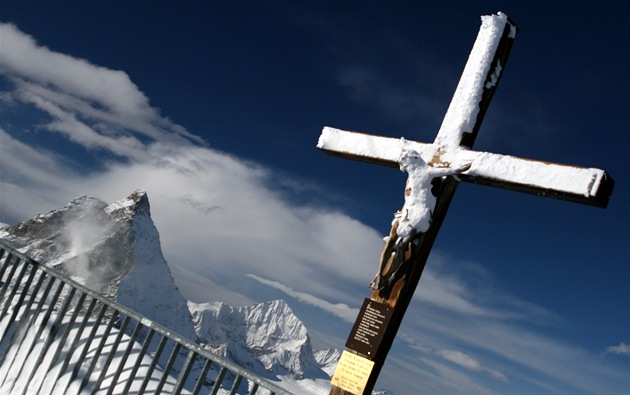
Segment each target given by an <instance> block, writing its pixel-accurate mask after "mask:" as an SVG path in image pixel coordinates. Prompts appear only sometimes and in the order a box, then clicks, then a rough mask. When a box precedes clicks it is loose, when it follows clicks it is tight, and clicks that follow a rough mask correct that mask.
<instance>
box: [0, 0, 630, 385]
mask: <svg viewBox="0 0 630 395" xmlns="http://www.w3.org/2000/svg"><path fill="white" fill-rule="evenodd" d="M129 3H130V2H122V1H120V2H117V1H115V2H93V3H89V4H88V3H84V2H72V3H70V4H66V5H63V6H59V5H56V4H51V3H50V2H45V3H43V4H42V3H40V2H37V3H36V2H29V1H20V2H14V3H9V2H6V1H5V2H2V3H1V4H0V18H2V19H1V20H2V22H9V23H13V24H14V25H15V26H16V27H17V28H18V29H19V30H20V31H22V32H23V33H25V34H28V35H30V36H32V37H33V38H34V39H35V40H36V41H37V43H38V44H40V45H42V46H46V47H48V48H49V49H50V50H52V51H54V52H59V53H63V54H67V55H70V56H72V57H75V58H80V59H85V60H87V61H88V62H90V63H91V64H93V65H96V66H101V67H105V68H107V69H112V70H120V71H122V72H124V73H126V74H127V75H128V77H129V78H130V80H131V82H132V83H133V84H135V86H136V87H137V89H139V90H140V91H141V92H143V93H144V95H146V97H147V98H148V100H149V102H150V106H151V107H153V108H158V109H159V110H160V114H161V116H162V117H164V118H168V119H170V120H171V121H172V122H173V123H175V124H177V125H181V126H183V127H184V128H186V130H187V131H189V132H190V133H192V134H194V135H197V136H201V137H202V138H203V139H204V140H205V141H206V142H207V146H208V147H210V148H212V149H216V150H219V151H222V152H225V153H228V154H229V155H232V156H234V157H235V158H238V159H239V160H250V161H253V162H254V163H257V164H259V165H262V166H263V167H264V168H265V169H267V170H268V171H269V172H270V173H271V174H274V175H277V176H274V177H267V178H266V182H268V183H269V187H270V189H271V190H272V191H273V193H274V194H278V195H279V196H281V197H282V199H284V200H285V201H286V202H288V204H289V205H290V206H292V207H295V208H301V207H303V206H305V205H306V206H308V207H311V206H316V207H318V208H319V209H320V210H325V209H330V210H339V211H341V212H343V213H345V214H347V215H348V216H349V217H351V218H353V219H356V220H357V221H360V222H361V223H363V224H365V225H367V226H369V227H371V228H374V229H375V230H376V231H377V232H378V233H381V234H383V235H384V234H386V233H387V232H388V228H389V224H390V221H391V214H392V213H393V212H394V211H396V210H397V209H399V208H400V206H401V205H402V200H403V199H402V192H403V186H404V180H405V176H404V174H403V173H401V172H398V171H396V170H395V169H389V168H379V167H377V166H373V165H367V164H364V163H353V162H350V161H344V160H341V159H337V158H331V157H327V156H326V155H324V154H323V153H322V152H319V151H318V150H317V149H316V148H315V144H316V142H317V138H318V136H319V133H320V131H321V128H322V127H323V126H326V125H327V126H333V127H338V128H342V129H349V130H357V131H363V132H366V133H373V134H382V135H388V136H392V137H401V136H404V137H405V138H407V139H414V140H419V141H425V142H431V141H433V139H434V137H435V134H436V132H437V130H438V128H439V125H440V123H441V120H442V116H443V115H444V113H445V111H446V108H447V106H448V103H449V100H450V98H451V96H452V93H453V91H454V89H455V86H456V84H457V81H458V78H459V75H460V73H461V71H462V69H463V67H464V64H465V62H466V59H467V56H468V53H469V51H470V48H471V47H472V43H473V42H474V39H475V37H476V34H477V31H478V29H479V24H480V23H479V16H480V15H482V14H488V13H494V12H497V11H503V12H505V13H507V14H508V15H509V16H510V17H511V18H512V19H513V20H514V21H515V22H516V23H517V24H518V26H519V27H520V33H519V36H518V37H517V40H516V43H515V46H514V49H513V51H512V55H511V57H510V60H509V63H508V64H507V67H506V71H505V73H504V74H503V78H502V80H501V84H500V86H499V89H498V91H497V93H496V95H495V97H494V100H493V103H492V104H491V106H490V109H489V111H488V113H487V115H486V119H485V121H484V124H483V126H482V128H481V131H480V133H479V136H478V138H477V142H476V145H475V149H476V150H481V151H490V152H497V153H503V154H510V155H515V156H520V157H525V158H532V159H538V160H547V161H552V162H559V163H565V164H572V165H581V166H585V167H597V168H602V169H605V170H607V171H608V172H609V174H611V175H612V177H613V178H614V179H615V180H616V182H617V185H616V187H615V191H614V193H613V197H612V199H611V202H610V206H609V208H607V209H597V208H593V207H585V206H580V205H576V204H571V203H566V202H561V201H554V200H550V199H543V198H537V197H534V196H529V195H521V194H519V193H515V192H509V191H500V190H496V189H492V188H488V187H482V186H476V185H462V186H460V188H459V190H458V192H457V195H456V196H455V198H454V201H453V203H452V205H451V209H450V210H449V214H448V215H447V219H446V222H445V224H444V226H443V228H442V231H441V233H440V236H439V237H438V240H437V242H436V245H435V250H436V251H438V252H439V253H440V254H442V256H445V257H447V258H450V259H452V260H453V261H463V262H473V263H475V265H479V266H480V267H482V268H483V270H484V271H485V272H487V273H490V274H491V277H492V279H493V280H492V288H490V290H489V291H488V292H489V295H490V296H488V297H489V298H491V295H492V292H495V291H496V294H497V295H504V296H505V294H506V293H507V294H509V295H511V297H513V298H515V299H518V300H521V301H526V302H527V303H530V304H531V305H533V306H537V307H539V308H542V309H546V310H548V311H551V312H553V313H554V314H556V315H557V318H558V317H559V322H558V323H555V324H553V325H551V326H544V325H542V324H540V323H526V324H523V325H525V326H527V327H529V326H532V327H533V328H534V329H532V331H534V332H535V333H540V334H544V335H545V336H550V337H556V338H559V339H563V341H565V340H566V341H567V342H568V343H570V344H572V345H573V344H574V345H576V347H579V348H580V350H588V352H590V353H593V355H600V356H601V355H602V354H603V355H606V358H609V359H614V361H613V362H614V363H615V364H624V365H623V366H625V367H627V366H628V363H629V362H628V360H629V359H630V358H628V356H627V355H626V356H619V355H617V354H613V353H611V352H608V353H606V352H605V351H604V350H606V348H607V347H610V346H617V345H619V344H629V343H630V304H629V303H630V265H629V263H630V243H629V240H630V209H629V208H628V202H629V201H630V187H629V186H628V173H629V170H628V165H627V158H628V152H629V149H630V130H629V126H628V125H630V114H629V113H630V112H629V111H628V108H630V107H629V105H630V100H629V99H628V97H629V96H628V89H629V88H630V76H629V73H628V70H630V54H629V53H628V51H627V47H628V43H630V33H629V31H628V29H627V21H628V18H630V8H629V7H630V6H628V5H627V4H625V3H624V2H621V1H618V2H599V3H593V2H590V3H575V4H571V5H570V6H568V5H566V4H556V3H550V2H531V1H527V2H525V1H523V2H520V1H519V2H509V3H507V2H497V1H490V2H484V3H483V4H482V5H479V4H475V3H474V2H461V4H458V3H455V2H423V1H421V2H396V3H394V4H391V2H277V1H260V2H253V1H252V2H244V1H237V2H214V1H213V2H204V3H202V2H161V1H154V2H131V3H132V4H129ZM548 3H550V4H548ZM2 40H3V37H0V54H1V53H2V51H3V50H6V49H4V48H6V47H4V45H5V44H3V41H2ZM40 66H41V67H42V68H43V69H45V68H46V67H47V65H43V64H42V65H40ZM53 66H54V65H51V67H53ZM7 70H8V69H7V66H6V65H4V66H0V72H2V73H3V75H5V77H6V76H8V75H11V73H12V71H10V70H9V71H7ZM1 82H2V90H3V91H7V92H9V91H11V90H12V89H13V87H12V86H13V85H12V84H13V83H12V82H11V81H10V80H9V79H7V78H3V79H2V81H1ZM6 103H7V102H5V103H4V105H3V106H2V107H0V108H1V110H0V111H1V112H0V118H1V119H0V127H2V128H3V129H4V130H5V131H6V132H7V133H8V134H9V135H11V136H13V138H15V139H17V140H19V141H22V142H25V143H27V144H29V145H31V146H34V147H43V148H47V149H50V150H52V151H56V152H58V153H60V154H61V155H62V156H63V157H65V158H66V160H70V161H71V162H70V167H72V168H74V169H75V170H76V169H78V173H79V174H82V175H85V174H91V173H94V174H99V173H100V172H102V171H103V170H104V169H107V168H108V166H109V164H111V163H112V161H113V162H121V161H122V162H125V161H129V160H130V159H129V158H126V157H125V156H124V155H122V154H121V153H120V152H116V151H111V150H108V149H104V148H102V147H101V148H95V149H94V148H92V149H86V148H85V147H84V146H81V145H80V144H77V143H73V142H69V141H68V137H67V136H66V135H63V134H59V133H47V132H44V130H43V129H45V128H43V129H42V128H41V127H38V125H40V126H41V123H42V122H45V121H46V119H49V117H50V115H49V114H45V113H42V112H39V111H37V110H34V109H33V107H32V106H28V105H24V106H22V105H20V106H18V105H8V104H6ZM91 103H92V105H93V106H94V107H95V108H98V107H99V106H102V104H99V102H98V100H95V99H93V100H92V102H91ZM0 105H2V103H0ZM96 129H98V127H96ZM25 131H26V132H25ZM128 132H129V131H125V130H119V131H117V133H120V134H126V133H128ZM130 133H131V132H130ZM138 138H139V139H141V140H142V139H143V138H144V139H146V137H138ZM6 157H7V156H5V158H6ZM0 160H2V161H4V160H5V159H3V158H0ZM3 167H5V168H8V167H6V164H3ZM5 173H6V174H10V172H9V171H6V170H5ZM138 187H142V185H138ZM23 188H24V190H28V188H27V186H23ZM72 192H74V190H73V191H72ZM129 192H131V191H129ZM33 193H35V192H33ZM39 193H42V194H44V192H42V190H40V192H39ZM68 193H70V192H68ZM83 193H88V194H92V193H96V192H93V191H90V190H86V191H78V190H77V194H79V195H80V194H83ZM101 193H103V192H101ZM157 193H159V191H151V190H149V196H150V198H151V197H152V196H153V195H155V194H157ZM6 196H8V195H6ZM120 197H123V196H119V198H120ZM41 199H42V200H44V201H46V198H44V197H42V198H41ZM48 201H49V202H50V204H51V206H50V207H46V205H45V204H42V205H41V207H37V208H38V209H40V210H43V211H46V210H49V209H52V208H54V207H56V206H54V205H53V204H57V203H58V204H63V203H64V202H65V201H59V202H56V201H54V199H52V198H50V199H48ZM6 202H9V199H7V200H6ZM33 210H35V208H33ZM154 210H155V209H154ZM24 212H28V210H25V209H23V208H21V209H20V210H17V209H16V208H15V207H13V206H10V204H8V203H5V206H3V207H2V212H0V221H4V222H15V221H17V220H20V219H23V218H20V217H19V215H20V214H19V213H24ZM38 212H40V211H34V212H33V213H32V215H35V214H36V213H38ZM161 232H162V229H161ZM163 237H166V236H163ZM379 248H380V247H379ZM349 253H352V252H349ZM447 258H445V259H447ZM447 260H448V259H447ZM169 262H170V263H173V262H171V261H170V260H169ZM340 264H341V263H340ZM366 265H367V264H366ZM447 266H448V265H447ZM475 267H477V266H475ZM287 270H290V269H287ZM373 270H375V267H374V269H372V268H371V267H369V268H368V269H366V271H367V272H369V273H372V272H373ZM460 274H461V278H459V280H461V281H462V282H463V283H466V284H470V283H475V282H476V281H477V280H478V279H477V278H476V277H475V274H474V273H473V274H471V273H468V272H466V271H465V270H464V271H462V272H461V273H460ZM477 275H479V273H477ZM367 277H369V276H367ZM484 278H485V277H484ZM275 280H277V281H280V282H282V280H281V279H279V278H277V279H275ZM484 284H488V283H484ZM286 285H289V286H291V284H286ZM294 286H295V289H296V290H299V287H298V286H297V284H294ZM422 287H423V281H421V283H420V288H422ZM494 287H496V289H495V288H494ZM474 289H476V290H478V291H479V289H478V288H474ZM366 291H367V289H366ZM359 292H362V291H359ZM318 296H319V297H321V298H323V299H328V300H332V299H334V298H332V296H331V297H330V298H326V296H325V295H321V294H320V295H318ZM366 296H367V292H365V293H364V294H361V293H359V294H358V295H357V299H356V300H353V301H352V303H350V302H349V301H347V300H344V301H343V302H344V303H348V304H350V305H351V307H357V306H358V305H360V303H361V301H362V298H363V297H366ZM477 296H479V295H477ZM250 297H252V296H251V295H250ZM495 302H497V303H499V304H501V303H500V302H501V301H496V300H495ZM506 308H507V307H506ZM305 314H306V313H305ZM305 321H306V320H305ZM461 322H463V325H465V323H466V320H465V318H462V321H461ZM307 325H308V322H307ZM506 325H507V323H506ZM539 325H542V326H540V327H539ZM342 337H343V336H342ZM453 344H454V343H451V346H452V347H455V346H454V345H453ZM466 352H467V353H469V354H471V355H476V356H478V357H480V356H481V355H483V353H482V352H481V351H479V354H474V353H473V352H472V351H471V349H467V350H466ZM519 374H520V373H519ZM523 374H525V373H523ZM553 380H557V377H555V376H554V379H553ZM525 381H527V380H525ZM531 381H533V379H532V380H531ZM513 382H517V379H513ZM528 383H530V382H529V381H528ZM554 383H555V382H554ZM626 383H627V380H626ZM484 384H485V383H484ZM530 384H531V383H530ZM530 384H528V385H530ZM565 384H566V383H565ZM563 385H564V384H563ZM489 387H490V388H493V387H492V386H491V385H489ZM523 388H524V387H523ZM528 388H529V387H528ZM585 388H586V387H579V390H580V391H582V392H583V393H589V392H588V389H585ZM495 389H496V388H495ZM512 389H513V388H512ZM532 391H533V392H531V393H540V392H535V390H532ZM561 391H564V390H561ZM506 392H509V393H516V392H514V391H506ZM582 392H580V393H582ZM523 393H530V392H526V391H524V392H523ZM566 393H570V392H566Z"/></svg>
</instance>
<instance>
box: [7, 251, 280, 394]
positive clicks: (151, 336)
mask: <svg viewBox="0 0 630 395" xmlns="http://www.w3.org/2000/svg"><path fill="white" fill-rule="evenodd" d="M0 393H2V394H27V393H28V394H47V395H49V394H73V393H74V394H103V395H111V394H125V395H126V394H146V393H152V394H162V393H171V394H199V393H203V394H213V395H217V394H218V395H224V394H250V395H252V394H278V395H291V394H290V393H289V392H287V391H285V390H283V389H281V388H279V387H277V386H276V385H274V384H272V383H270V382H268V381H266V380H264V379H263V378H261V377H259V376H257V375H255V374H253V373H251V372H249V371H247V370H245V369H243V368H241V367H239V366H237V365H235V364H234V363H231V362H229V361H227V360H225V359H223V358H221V357H218V356H216V355H214V354H212V353H211V352H209V351H208V350H206V349H204V348H203V347H202V346H200V345H199V344H196V343H194V342H192V341H189V340H187V339H185V338H182V337H181V336H178V335H177V334H175V333H172V332H171V331H169V330H168V329H167V328H164V327H162V326H160V325H158V324H156V323H154V322H152V321H150V320H149V319H147V318H146V317H142V316H141V315H139V314H137V313H135V312H133V311H131V310H129V309H127V308H125V307H124V306H121V305H119V304H117V303H115V302H113V301H111V300H109V299H107V298H106V297H104V296H102V295H100V294H98V293H96V292H93V291H91V290H89V289H87V288H85V287H83V286H81V285H80V284H78V283H76V282H74V281H72V280H71V279H69V278H67V277H65V276H63V275H62V274H60V273H58V272H56V271H55V270H53V269H50V268H49V267H46V266H44V265H41V264H39V263H38V262H35V261H33V260H32V259H30V258H28V257H26V256H24V255H22V254H20V253H19V252H17V251H15V250H14V249H12V248H11V247H9V246H8V245H6V244H5V243H4V242H2V241H0Z"/></svg>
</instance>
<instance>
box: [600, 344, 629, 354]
mask: <svg viewBox="0 0 630 395" xmlns="http://www.w3.org/2000/svg"><path fill="white" fill-rule="evenodd" d="M605 352H606V353H607V354H616V355H628V356H630V344H626V343H623V342H621V343H619V345H618V346H609V347H606V351H605Z"/></svg>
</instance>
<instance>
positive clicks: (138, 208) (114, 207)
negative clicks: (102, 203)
mask: <svg viewBox="0 0 630 395" xmlns="http://www.w3.org/2000/svg"><path fill="white" fill-rule="evenodd" d="M105 212H106V213H107V214H110V215H114V216H117V217H118V218H133V217H134V216H136V215H142V216H147V217H150V216H151V208H150V205H149V197H148V196H147V193H146V192H145V191H143V190H142V189H136V190H135V191H133V192H132V193H131V195H129V196H128V197H127V198H125V199H122V200H119V201H117V202H114V203H112V204H110V205H109V206H107V207H106V208H105Z"/></svg>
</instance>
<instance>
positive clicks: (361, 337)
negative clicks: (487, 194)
mask: <svg viewBox="0 0 630 395" xmlns="http://www.w3.org/2000/svg"><path fill="white" fill-rule="evenodd" d="M517 31H518V29H517V27H516V25H515V24H514V23H513V22H512V21H511V20H510V19H509V18H508V17H507V16H506V15H505V14H502V13H498V14H496V15H489V16H483V17H482V25H481V28H480V31H479V34H478V36H477V39H476V41H475V43H474V45H473V49H472V51H471V54H470V56H469V58H468V62H467V63H466V67H465V68H464V72H463V74H462V76H461V78H460V81H459V84H458V86H457V88H456V90H455V94H454V96H453V99H452V100H451V104H450V105H449V107H448V110H447V112H446V115H445V117H444V120H443V122H442V125H441V127H440V130H439V131H438V134H437V137H436V138H435V141H434V142H433V143H432V144H426V143H419V142H414V141H407V140H405V139H394V138H389V137H380V136H373V135H367V134H363V133H357V132H349V131H342V130H338V129H334V128H329V127H325V128H324V129H323V131H322V134H321V136H320V138H319V142H318V144H317V147H318V148H320V149H321V150H323V151H325V152H326V153H328V154H330V155H333V156H339V157H344V158H349V159H354V160H360V161H365V162H370V163H376V164H380V165H385V166H390V167H399V168H400V169H401V170H403V171H405V172H407V173H408V180H407V185H406V189H405V203H404V205H403V207H402V209H401V210H400V211H398V212H397V213H396V214H395V215H394V220H393V222H392V228H391V232H390V235H389V236H388V237H386V238H385V240H386V245H385V248H384V249H383V252H382V254H381V258H380V265H379V268H378V271H377V274H376V276H375V277H374V280H372V282H371V283H370V285H369V287H370V288H371V289H372V293H371V295H370V298H369V299H366V300H365V302H364V303H363V307H362V308H361V311H360V313H359V316H358V317H357V320H356V322H355V325H354V327H353V328H352V331H351V333H350V336H349V338H348V342H347V343H346V347H347V348H348V349H347V350H346V351H344V353H343V354H342V358H341V360H340V361H339V365H338V367H337V370H336V372H335V374H334V376H333V379H332V389H331V392H330V393H331V394H370V393H371V391H372V388H373V387H374V384H375V383H376V379H377V378H378V374H379V372H380V370H381V368H382V365H383V363H384V361H385V358H386V356H387V353H388V352H389V349H390V347H391V345H392V343H393V340H394V337H395V335H396V333H397V331H398V328H399V326H400V323H401V321H402V317H403V315H404V313H405V310H406V309H407V306H408V305H409V302H410V301H411V298H412V296H413V292H414V290H415V289H416V286H417V284H418V282H419V280H420V276H421V275H422V271H423V269H424V266H425V264H426V261H427V259H428V256H429V253H430V250H431V247H432V245H433V242H434V240H435V238H436V236H437V233H438V231H439V229H440V226H441V225H442V222H443V220H444V217H445V215H446V211H447V209H448V206H449V204H450V201H451V199H452V197H453V195H454V193H455V190H456V188H457V186H458V185H459V183H460V181H465V182H472V183H476V184H482V185H490V186H494V187H499V188H505V189H510V190H515V191H520V192H526V193H530V194H535V195H540V196H546V197H552V198H557V199H562V200H568V201H573V202H577V203H583V204H589V205H593V206H598V207H606V206H607V204H608V199H609V197H610V194H611V193H612V189H613V186H614V181H613V180H612V178H610V177H609V176H608V175H607V174H606V172H605V171H603V170H599V169H594V168H583V167H575V166H567V165H560V164H554V163H550V162H542V161H534V160H529V159H522V158H518V157H514V156H508V155H500V154H493V153H488V152H479V151H473V150H472V146H473V143H474V141H475V139H476V136H477V133H478V131H479V127H480V125H481V122H482V120H483V117H484V115H485V112H486V110H487V108H488V105H489V103H490V100H491V99H492V96H493V94H494V91H495V90H496V88H497V85H498V83H499V81H500V79H501V75H502V72H503V70H504V68H505V64H506V62H507V58H508V56H509V53H510V51H511V48H512V44H513V42H514V39H515V37H516V34H517Z"/></svg>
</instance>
